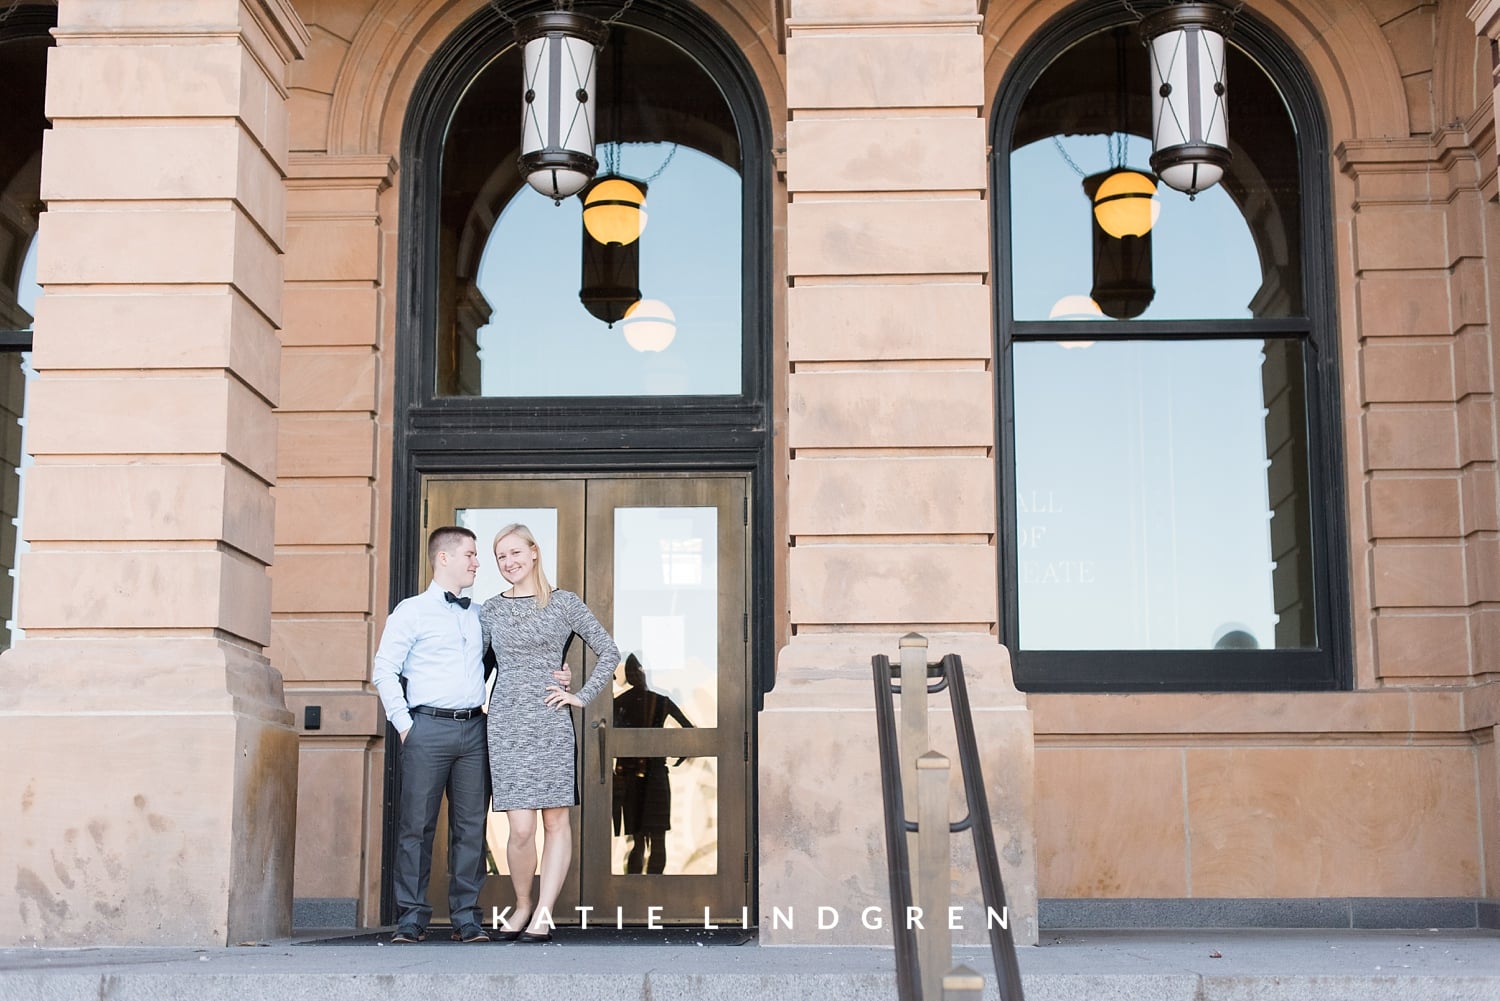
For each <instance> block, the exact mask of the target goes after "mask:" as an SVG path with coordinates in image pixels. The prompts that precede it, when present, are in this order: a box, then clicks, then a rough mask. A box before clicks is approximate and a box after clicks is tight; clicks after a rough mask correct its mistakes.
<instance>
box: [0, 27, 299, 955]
mask: <svg viewBox="0 0 1500 1001" xmlns="http://www.w3.org/2000/svg"><path fill="white" fill-rule="evenodd" d="M56 36H57V47H56V49H55V50H54V51H53V52H52V54H51V59H50V62H49V66H48V79H47V114H48V117H49V118H50V119H51V120H52V122H53V128H52V131H51V132H50V133H48V135H47V138H46V145H45V149H44V154H43V168H42V196H43V198H44V199H45V200H46V201H47V205H48V211H47V212H46V213H45V214H44V215H43V217H42V224H41V256H40V261H39V268H38V272H39V280H40V282H41V284H42V285H43V286H45V289H46V295H45V296H44V297H43V299H42V300H41V302H40V303H39V304H38V317H37V323H36V331H37V332H36V349H35V352H34V355H33V364H34V365H35V367H36V368H37V370H38V372H39V377H38V379H37V380H36V382H35V384H34V387H33V391H32V392H33V395H32V398H31V402H30V407H29V410H30V414H29V426H28V439H27V444H28V447H29V450H30V451H31V452H32V454H33V455H34V456H35V457H36V465H35V466H34V467H33V471H32V472H31V473H30V474H28V477H27V485H26V490H27V494H26V524H25V525H24V526H23V534H24V535H25V536H26V537H27V538H28V539H29V540H30V542H31V547H32V548H31V552H30V553H29V554H28V555H27V556H26V557H25V559H24V560H23V563H22V568H21V574H20V612H19V621H20V625H21V626H22V627H23V628H24V629H25V630H26V634H27V635H26V639H25V640H24V641H23V642H22V643H21V644H20V645H18V646H17V647H16V648H15V649H13V650H11V651H10V652H9V653H7V654H6V655H5V657H4V658H3V662H0V706H3V707H4V709H3V712H4V714H5V716H6V719H5V720H4V721H3V727H0V732H3V733H4V737H3V741H4V748H3V751H0V754H3V755H4V758H5V760H6V762H7V767H6V768H5V769H4V774H3V777H0V802H3V803H4V806H3V807H0V811H3V828H4V830H5V836H4V844H5V849H4V856H3V862H0V883H3V885H5V886H7V887H10V888H13V891H14V893H13V896H12V898H11V899H12V901H13V904H12V906H8V907H5V908H0V942H4V943H6V944H12V945H14V944H38V945H44V946H61V945H124V944H177V945H190V944H202V945H208V944H217V945H224V944H226V943H239V942H244V941H249V940H259V939H264V938H267V937H271V936H275V935H284V934H286V933H287V932H288V931H289V928H290V911H291V879H292V844H293V825H294V813H295V809H296V781H297V779H296V776H297V736H296V733H295V731H294V730H293V729H292V727H291V716H290V714H289V713H288V712H287V709H286V706H285V704H284V701H283V698H282V687H281V676H280V675H279V674H278V673H277V672H276V671H275V670H274V669H273V668H272V667H271V665H270V663H269V662H268V661H267V659H266V657H265V654H264V652H263V651H264V648H265V647H266V646H267V644H268V643H269V642H270V627H271V604H270V597H271V587H270V581H269V578H268V576H267V573H266V568H267V566H268V565H269V563H270V562H271V558H272V528H273V510H272V500H271V492H270V487H271V484H272V482H273V481H274V478H275V459H276V424H275V418H274V416H273V414H272V406H273V405H274V402H275V400H276V396H277V392H278V389H277V382H278V368H279V353H280V345H279V343H278V341H277V336H276V329H277V325H278V323H279V317H280V312H281V294H282V288H281V285H282V276H281V250H282V243H283V239H284V237H283V233H284V229H285V216H286V210H285V177H286V168H287V157H286V110H285V104H286V92H285V89H284V84H283V79H284V75H285V72H286V67H287V64H288V63H289V62H290V61H291V60H293V59H295V58H298V57H299V55H300V53H301V52H302V50H303V48H304V47H305V46H306V44H307V34H306V31H305V30H304V29H303V27H302V26H301V23H300V22H299V21H298V19H297V15H296V13H295V12H294V11H293V9H292V7H291V4H290V2H288V0H180V2H176V3H172V4H161V3H119V2H117V0H63V2H62V3H61V4H60V7H59V25H58V28H57V31H56Z"/></svg>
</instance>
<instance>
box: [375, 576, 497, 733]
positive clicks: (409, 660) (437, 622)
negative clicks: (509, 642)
mask: <svg viewBox="0 0 1500 1001" xmlns="http://www.w3.org/2000/svg"><path fill="white" fill-rule="evenodd" d="M370 677H371V680H372V681H373V682H374V683H375V690H376V691H377V692H379V693H380V701H381V702H382V703H383V704H384V705H385V718H386V719H388V720H390V721H391V723H392V724H393V725H394V726H395V727H396V730H397V731H398V732H400V733H405V732H406V731H407V730H408V729H410V728H411V707H412V706H429V707H431V708H433V709H472V708H474V707H476V706H482V705H484V636H483V630H482V629H481V627H480V625H479V606H478V605H472V606H470V607H469V608H463V607H460V606H459V605H457V604H454V603H453V602H450V601H447V600H445V599H444V598H443V589H442V588H441V587H439V586H438V585H437V584H432V585H430V586H429V587H428V588H427V590H425V591H423V592H422V593H421V594H416V595H412V596H411V597H410V598H407V599H406V600H405V601H403V602H401V604H399V605H397V606H396V607H395V609H394V610H392V612H391V614H390V618H388V619H386V620H385V632H384V633H383V634H381V637H380V647H379V649H377V650H376V651H375V668H374V670H373V671H372V672H371V676H370ZM401 678H405V679H406V693H405V694H404V695H403V694H402V692H401V681H400V679H401Z"/></svg>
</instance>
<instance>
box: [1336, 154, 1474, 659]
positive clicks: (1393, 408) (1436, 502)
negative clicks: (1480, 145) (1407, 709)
mask: <svg viewBox="0 0 1500 1001" xmlns="http://www.w3.org/2000/svg"><path fill="white" fill-rule="evenodd" d="M1335 155H1336V157H1337V159H1338V162H1339V166H1340V167H1341V168H1342V170H1343V171H1344V173H1345V174H1347V175H1348V176H1349V177H1350V178H1352V180H1353V182H1354V204H1355V205H1356V206H1357V208H1356V211H1355V213H1354V215H1353V218H1352V222H1351V223H1350V241H1349V242H1350V245H1351V246H1352V249H1353V267H1354V289H1353V292H1354V299H1355V302H1356V303H1357V312H1355V313H1354V314H1353V315H1354V316H1356V317H1357V321H1356V322H1357V331H1358V342H1357V343H1358V381H1357V383H1356V384H1355V385H1356V387H1357V388H1356V392H1357V394H1358V398H1359V404H1360V412H1359V419H1360V420H1361V421H1362V423H1363V439H1364V447H1363V450H1362V453H1361V452H1360V451H1355V452H1354V453H1352V454H1355V455H1359V454H1363V456H1364V463H1365V468H1364V482H1363V484H1361V485H1360V486H1362V488H1363V492H1364V494H1365V498H1366V510H1367V511H1368V514H1369V523H1368V533H1369V540H1368V549H1367V550H1366V553H1367V555H1366V556H1365V559H1366V560H1367V563H1366V567H1365V569H1366V573H1367V577H1366V581H1367V585H1366V586H1367V587H1368V593H1369V595H1370V605H1371V608H1372V609H1373V611H1374V620H1373V624H1374V633H1373V640H1374V646H1375V677H1376V678H1377V679H1379V681H1378V683H1381V684H1417V685H1434V684H1466V683H1468V682H1469V680H1470V678H1471V676H1472V675H1474V674H1476V673H1482V672H1485V671H1487V670H1489V668H1488V667H1487V666H1486V665H1488V664H1490V663H1492V662H1493V659H1494V657H1495V656H1496V655H1497V654H1500V613H1497V610H1496V606H1495V603H1496V600H1497V599H1500V592H1497V591H1496V585H1497V582H1496V580H1495V577H1494V574H1493V572H1492V568H1493V567H1494V566H1495V565H1496V562H1497V560H1500V543H1497V541H1496V531H1497V529H1500V523H1497V508H1496V502H1495V486H1496V470H1497V466H1496V458H1497V454H1496V442H1495V387H1494V383H1493V379H1492V376H1491V370H1490V363H1489V359H1488V355H1489V352H1490V341H1491V336H1492V334H1491V331H1490V321H1489V317H1488V316H1487V311H1486V306H1485V304H1486V302H1487V298H1488V292H1487V285H1488V283H1489V280H1490V279H1489V273H1488V268H1489V267H1490V263H1487V261H1486V256H1485V239H1484V218H1485V209H1484V204H1483V203H1484V198H1483V196H1482V194H1481V191H1480V187H1479V182H1480V170H1479V167H1480V164H1479V161H1478V158H1477V157H1476V156H1475V154H1474V151H1473V150H1472V149H1471V148H1470V147H1469V146H1468V143H1467V139H1466V137H1465V136H1464V134H1463V133H1462V132H1461V131H1458V130H1449V131H1443V132H1438V133H1435V134H1434V135H1432V136H1430V137H1429V136H1419V137H1412V138H1410V139H1406V140H1389V139H1381V140H1368V141H1349V142H1345V143H1343V144H1341V145H1340V146H1339V148H1338V149H1337V150H1336V151H1335ZM1350 485H1351V488H1354V487H1355V486H1356V484H1355V483H1354V482H1351V484H1350ZM1356 552H1358V550H1357V549H1356ZM1360 682H1361V684H1362V685H1370V684H1372V683H1374V682H1375V679H1365V678H1362V679H1360Z"/></svg>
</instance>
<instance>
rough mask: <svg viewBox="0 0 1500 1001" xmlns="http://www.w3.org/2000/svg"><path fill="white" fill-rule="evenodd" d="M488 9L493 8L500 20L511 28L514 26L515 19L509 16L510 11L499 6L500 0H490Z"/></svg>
mask: <svg viewBox="0 0 1500 1001" xmlns="http://www.w3.org/2000/svg"><path fill="white" fill-rule="evenodd" d="M490 9H491V10H493V11H494V12H495V13H496V14H499V15H500V20H502V21H504V22H505V23H506V24H508V25H510V26H511V27H512V28H514V27H515V26H516V19H515V18H514V17H512V16H511V14H510V11H508V10H506V9H505V8H504V7H502V6H500V0H490Z"/></svg>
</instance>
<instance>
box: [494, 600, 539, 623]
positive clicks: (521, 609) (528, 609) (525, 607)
mask: <svg viewBox="0 0 1500 1001" xmlns="http://www.w3.org/2000/svg"><path fill="white" fill-rule="evenodd" d="M500 597H502V598H504V599H505V601H504V603H503V604H502V605H501V607H502V608H504V609H505V615H506V618H508V619H509V620H510V621H512V622H520V621H521V620H523V619H529V618H531V616H533V615H535V614H536V610H537V604H536V595H534V594H522V595H515V596H514V597H512V596H511V595H508V594H502V595H501V596H500Z"/></svg>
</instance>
